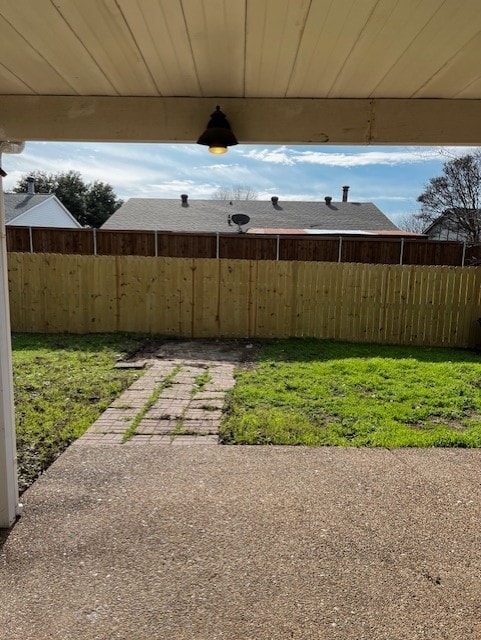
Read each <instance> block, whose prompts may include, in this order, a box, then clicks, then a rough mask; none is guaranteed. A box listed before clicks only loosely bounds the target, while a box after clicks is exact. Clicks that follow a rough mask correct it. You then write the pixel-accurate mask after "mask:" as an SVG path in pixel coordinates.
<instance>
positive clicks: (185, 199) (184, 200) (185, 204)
mask: <svg viewBox="0 0 481 640" xmlns="http://www.w3.org/2000/svg"><path fill="white" fill-rule="evenodd" d="M188 198H189V196H188V195H187V194H186V193H183V194H182V195H181V196H180V199H181V200H182V204H183V205H184V207H186V206H187V205H188V204H189V203H188V202H187V200H188Z"/></svg>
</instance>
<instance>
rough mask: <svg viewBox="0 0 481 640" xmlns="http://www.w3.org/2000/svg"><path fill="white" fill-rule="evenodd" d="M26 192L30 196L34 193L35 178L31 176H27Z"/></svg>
mask: <svg viewBox="0 0 481 640" xmlns="http://www.w3.org/2000/svg"><path fill="white" fill-rule="evenodd" d="M27 193H28V194H29V195H31V196H33V195H34V194H35V178H32V176H29V177H28V178H27Z"/></svg>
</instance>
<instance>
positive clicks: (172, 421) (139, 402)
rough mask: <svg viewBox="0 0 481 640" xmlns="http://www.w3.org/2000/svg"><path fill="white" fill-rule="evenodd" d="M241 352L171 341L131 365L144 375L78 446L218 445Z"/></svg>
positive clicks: (98, 421) (218, 344)
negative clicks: (225, 409) (227, 394)
mask: <svg viewBox="0 0 481 640" xmlns="http://www.w3.org/2000/svg"><path fill="white" fill-rule="evenodd" d="M243 351H244V347H238V348H236V347H234V346H230V345H226V344H225V343H210V342H197V341H189V342H177V341H173V342H169V343H166V344H163V345H162V346H161V347H159V349H158V350H157V351H156V352H155V353H153V354H150V355H149V357H147V358H142V359H140V360H138V361H136V362H129V363H128V364H127V365H126V366H138V367H142V366H146V367H148V370H147V371H146V372H145V373H144V374H143V375H142V376H141V377H140V378H139V379H138V380H136V381H135V382H134V383H133V384H132V385H131V386H130V387H129V388H128V389H127V390H126V391H124V393H123V394H122V395H121V396H120V397H119V398H117V399H116V400H115V401H114V402H113V403H112V404H111V405H110V407H109V408H108V409H107V410H106V411H105V412H104V413H103V414H102V415H101V416H100V418H99V419H98V420H96V421H95V422H94V424H93V425H92V426H91V427H90V428H89V429H88V430H87V431H86V433H85V434H84V435H83V436H82V437H81V438H80V439H79V440H78V441H77V442H78V443H79V444H82V443H84V444H86V443H93V442H95V443H99V444H101V443H109V444H112V443H119V444H121V443H123V444H125V445H129V446H132V445H140V444H148V443H149V442H151V443H153V440H155V442H156V443H162V444H166V445H184V444H217V443H218V433H219V425H220V421H221V418H222V411H223V408H224V402H225V394H226V392H227V391H229V389H232V387H233V386H234V384H235V382H234V368H235V366H236V365H237V363H238V362H240V361H241V359H242V357H243ZM121 366H122V365H121Z"/></svg>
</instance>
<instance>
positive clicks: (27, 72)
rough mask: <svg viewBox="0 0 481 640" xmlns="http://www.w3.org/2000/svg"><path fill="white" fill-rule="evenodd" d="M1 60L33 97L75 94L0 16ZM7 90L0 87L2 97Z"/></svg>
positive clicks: (4, 87) (2, 86)
mask: <svg viewBox="0 0 481 640" xmlns="http://www.w3.org/2000/svg"><path fill="white" fill-rule="evenodd" d="M0 33H1V37H0V60H1V61H2V64H3V65H4V66H5V67H6V68H7V70H8V71H9V72H10V74H11V76H14V77H16V78H18V79H19V80H20V82H23V83H24V84H25V85H27V86H29V87H30V88H31V92H32V93H42V94H55V93H57V94H58V93H62V94H64V95H70V94H74V93H75V91H74V90H73V89H72V87H71V85H70V84H68V83H67V82H66V81H65V80H64V79H63V78H62V77H61V76H60V75H59V74H58V73H57V72H56V71H55V69H53V68H52V67H51V66H50V65H49V64H48V63H47V62H46V61H45V60H44V58H42V56H41V55H39V54H38V52H37V51H35V49H33V48H32V47H31V46H30V44H29V43H28V42H27V41H26V40H25V39H24V38H23V37H22V36H21V35H20V34H19V33H18V32H17V31H16V30H15V29H14V28H13V27H12V26H11V25H10V23H9V22H8V21H7V20H5V18H4V17H3V16H0ZM6 90H8V88H7V87H6V86H4V85H0V91H1V92H2V93H4V92H5V91H6Z"/></svg>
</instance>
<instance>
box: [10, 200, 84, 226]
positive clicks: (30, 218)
mask: <svg viewBox="0 0 481 640" xmlns="http://www.w3.org/2000/svg"><path fill="white" fill-rule="evenodd" d="M8 226H10V227H13V226H15V227H60V228H62V229H78V228H79V227H80V225H79V224H78V223H76V222H75V220H73V219H72V218H71V217H70V216H69V215H68V214H67V213H66V212H65V211H64V209H62V207H61V206H60V205H59V203H58V202H56V201H55V199H53V198H52V199H51V200H46V201H45V202H42V203H41V204H39V205H37V206H36V207H33V208H32V209H30V211H26V212H25V213H22V214H21V215H20V216H18V217H17V218H14V220H12V221H11V222H9V223H8Z"/></svg>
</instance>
